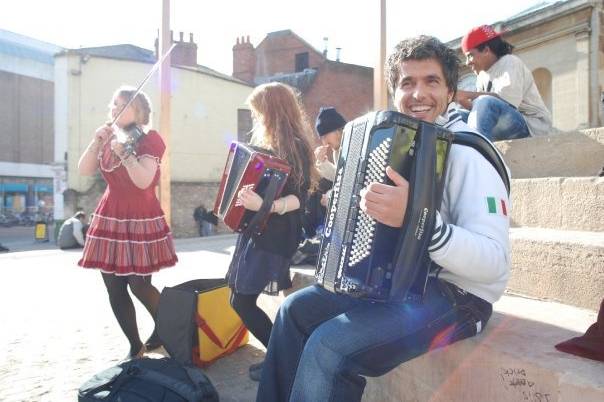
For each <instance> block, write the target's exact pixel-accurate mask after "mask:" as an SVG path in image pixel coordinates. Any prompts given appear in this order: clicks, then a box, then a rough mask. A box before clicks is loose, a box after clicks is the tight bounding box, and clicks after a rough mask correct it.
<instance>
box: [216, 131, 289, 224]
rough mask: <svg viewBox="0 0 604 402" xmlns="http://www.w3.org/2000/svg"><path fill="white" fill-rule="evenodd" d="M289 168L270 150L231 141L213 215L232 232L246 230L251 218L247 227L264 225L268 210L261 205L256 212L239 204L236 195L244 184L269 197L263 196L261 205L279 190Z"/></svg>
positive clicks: (273, 196) (277, 195)
mask: <svg viewBox="0 0 604 402" xmlns="http://www.w3.org/2000/svg"><path fill="white" fill-rule="evenodd" d="M289 172H290V167H289V165H288V164H287V162H286V161H285V160H283V159H281V158H278V157H276V156H275V155H273V154H272V153H271V152H270V151H267V150H266V149H262V148H258V147H255V146H252V145H249V144H244V143H241V142H237V141H234V142H232V143H231V146H230V148H229V154H228V156H227V161H226V165H225V167H224V173H223V174H222V180H221V181H220V187H219V188H218V195H217V197H216V202H215V204H214V215H216V216H217V217H218V218H220V219H222V220H223V221H224V223H225V224H226V225H227V226H228V227H230V228H231V229H233V230H234V231H236V232H244V231H246V230H247V229H248V227H249V225H250V224H251V223H252V222H253V226H254V228H250V230H253V231H255V232H257V233H259V232H260V231H261V230H262V229H263V228H264V226H265V225H266V221H267V220H268V217H269V213H266V212H265V211H263V210H262V209H261V211H258V214H259V215H258V216H256V215H257V213H256V212H254V211H250V210H247V209H245V208H244V207H243V205H241V203H240V202H239V201H238V197H237V195H238V194H239V191H240V190H241V189H242V188H244V187H247V188H250V189H252V190H254V191H255V192H256V193H258V194H259V195H260V196H261V197H263V198H265V195H268V197H270V198H271V199H270V200H267V199H266V198H265V199H264V203H263V205H267V204H268V203H272V201H273V200H274V199H276V198H278V197H279V195H280V194H281V191H282V190H283V187H284V186H285V182H286V181H287V177H288V175H289ZM261 215H262V216H261Z"/></svg>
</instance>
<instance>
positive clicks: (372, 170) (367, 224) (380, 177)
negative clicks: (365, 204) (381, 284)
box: [348, 138, 392, 267]
mask: <svg viewBox="0 0 604 402" xmlns="http://www.w3.org/2000/svg"><path fill="white" fill-rule="evenodd" d="M391 147H392V138H386V139H384V141H382V142H381V144H380V145H378V146H377V147H376V148H375V149H374V150H373V151H371V152H370V153H369V156H368V158H367V169H366V174H365V180H364V181H363V188H365V187H367V186H368V185H369V184H370V183H373V182H378V183H383V182H384V179H385V178H386V167H387V166H388V157H389V155H390V148H391ZM376 226H377V222H376V221H375V219H373V218H371V217H370V216H369V215H367V214H366V213H365V212H363V211H361V210H359V216H358V220H357V223H356V227H355V229H354V238H353V240H352V247H351V248H350V259H349V260H348V266H349V267H353V266H355V265H356V264H357V263H358V262H360V261H362V260H363V259H364V258H366V257H368V256H369V253H370V252H371V245H372V243H373V238H374V234H375V228H376Z"/></svg>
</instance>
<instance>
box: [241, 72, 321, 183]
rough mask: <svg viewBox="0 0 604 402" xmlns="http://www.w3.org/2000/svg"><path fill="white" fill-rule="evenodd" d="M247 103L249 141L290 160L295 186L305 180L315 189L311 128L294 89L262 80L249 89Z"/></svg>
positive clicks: (291, 174)
mask: <svg viewBox="0 0 604 402" xmlns="http://www.w3.org/2000/svg"><path fill="white" fill-rule="evenodd" d="M246 103H247V104H248V105H249V107H250V108H251V110H252V116H253V117H254V119H255V120H256V123H255V124H256V125H255V127H254V134H253V135H252V143H254V144H255V145H259V146H261V147H264V148H268V149H270V150H271V151H273V152H274V153H275V154H276V155H277V156H278V157H280V158H283V159H286V160H287V161H288V162H289V164H290V166H291V168H292V170H291V173H290V176H291V178H292V180H293V183H294V184H295V186H296V188H298V189H301V188H302V186H303V184H304V182H305V181H306V180H308V183H309V185H310V189H315V188H316V185H317V183H318V181H319V172H318V170H317V168H316V167H315V155H314V152H313V150H312V147H311V145H310V144H311V142H310V138H311V133H312V131H311V129H310V125H309V124H308V118H307V117H306V112H305V111H304V107H303V106H302V104H301V102H300V100H299V97H298V95H297V93H296V91H295V90H294V89H293V88H292V87H290V86H288V85H285V84H282V83H279V82H271V83H268V84H262V85H260V86H258V87H256V88H255V89H254V90H253V91H252V93H251V94H250V96H249V97H248V98H247V101H246ZM305 165H306V166H305ZM306 169H309V170H306ZM305 175H308V177H305Z"/></svg>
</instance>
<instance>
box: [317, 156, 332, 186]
mask: <svg viewBox="0 0 604 402" xmlns="http://www.w3.org/2000/svg"><path fill="white" fill-rule="evenodd" d="M316 165H317V169H318V170H319V174H320V175H321V177H323V178H325V179H327V180H331V181H334V179H335V178H336V165H334V164H333V163H331V162H330V161H329V160H325V161H323V162H317V163H316Z"/></svg>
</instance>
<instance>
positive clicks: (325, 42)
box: [323, 36, 329, 58]
mask: <svg viewBox="0 0 604 402" xmlns="http://www.w3.org/2000/svg"><path fill="white" fill-rule="evenodd" d="M328 42H329V38H328V37H327V36H324V37H323V44H324V48H323V57H325V58H327V44H328Z"/></svg>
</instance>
